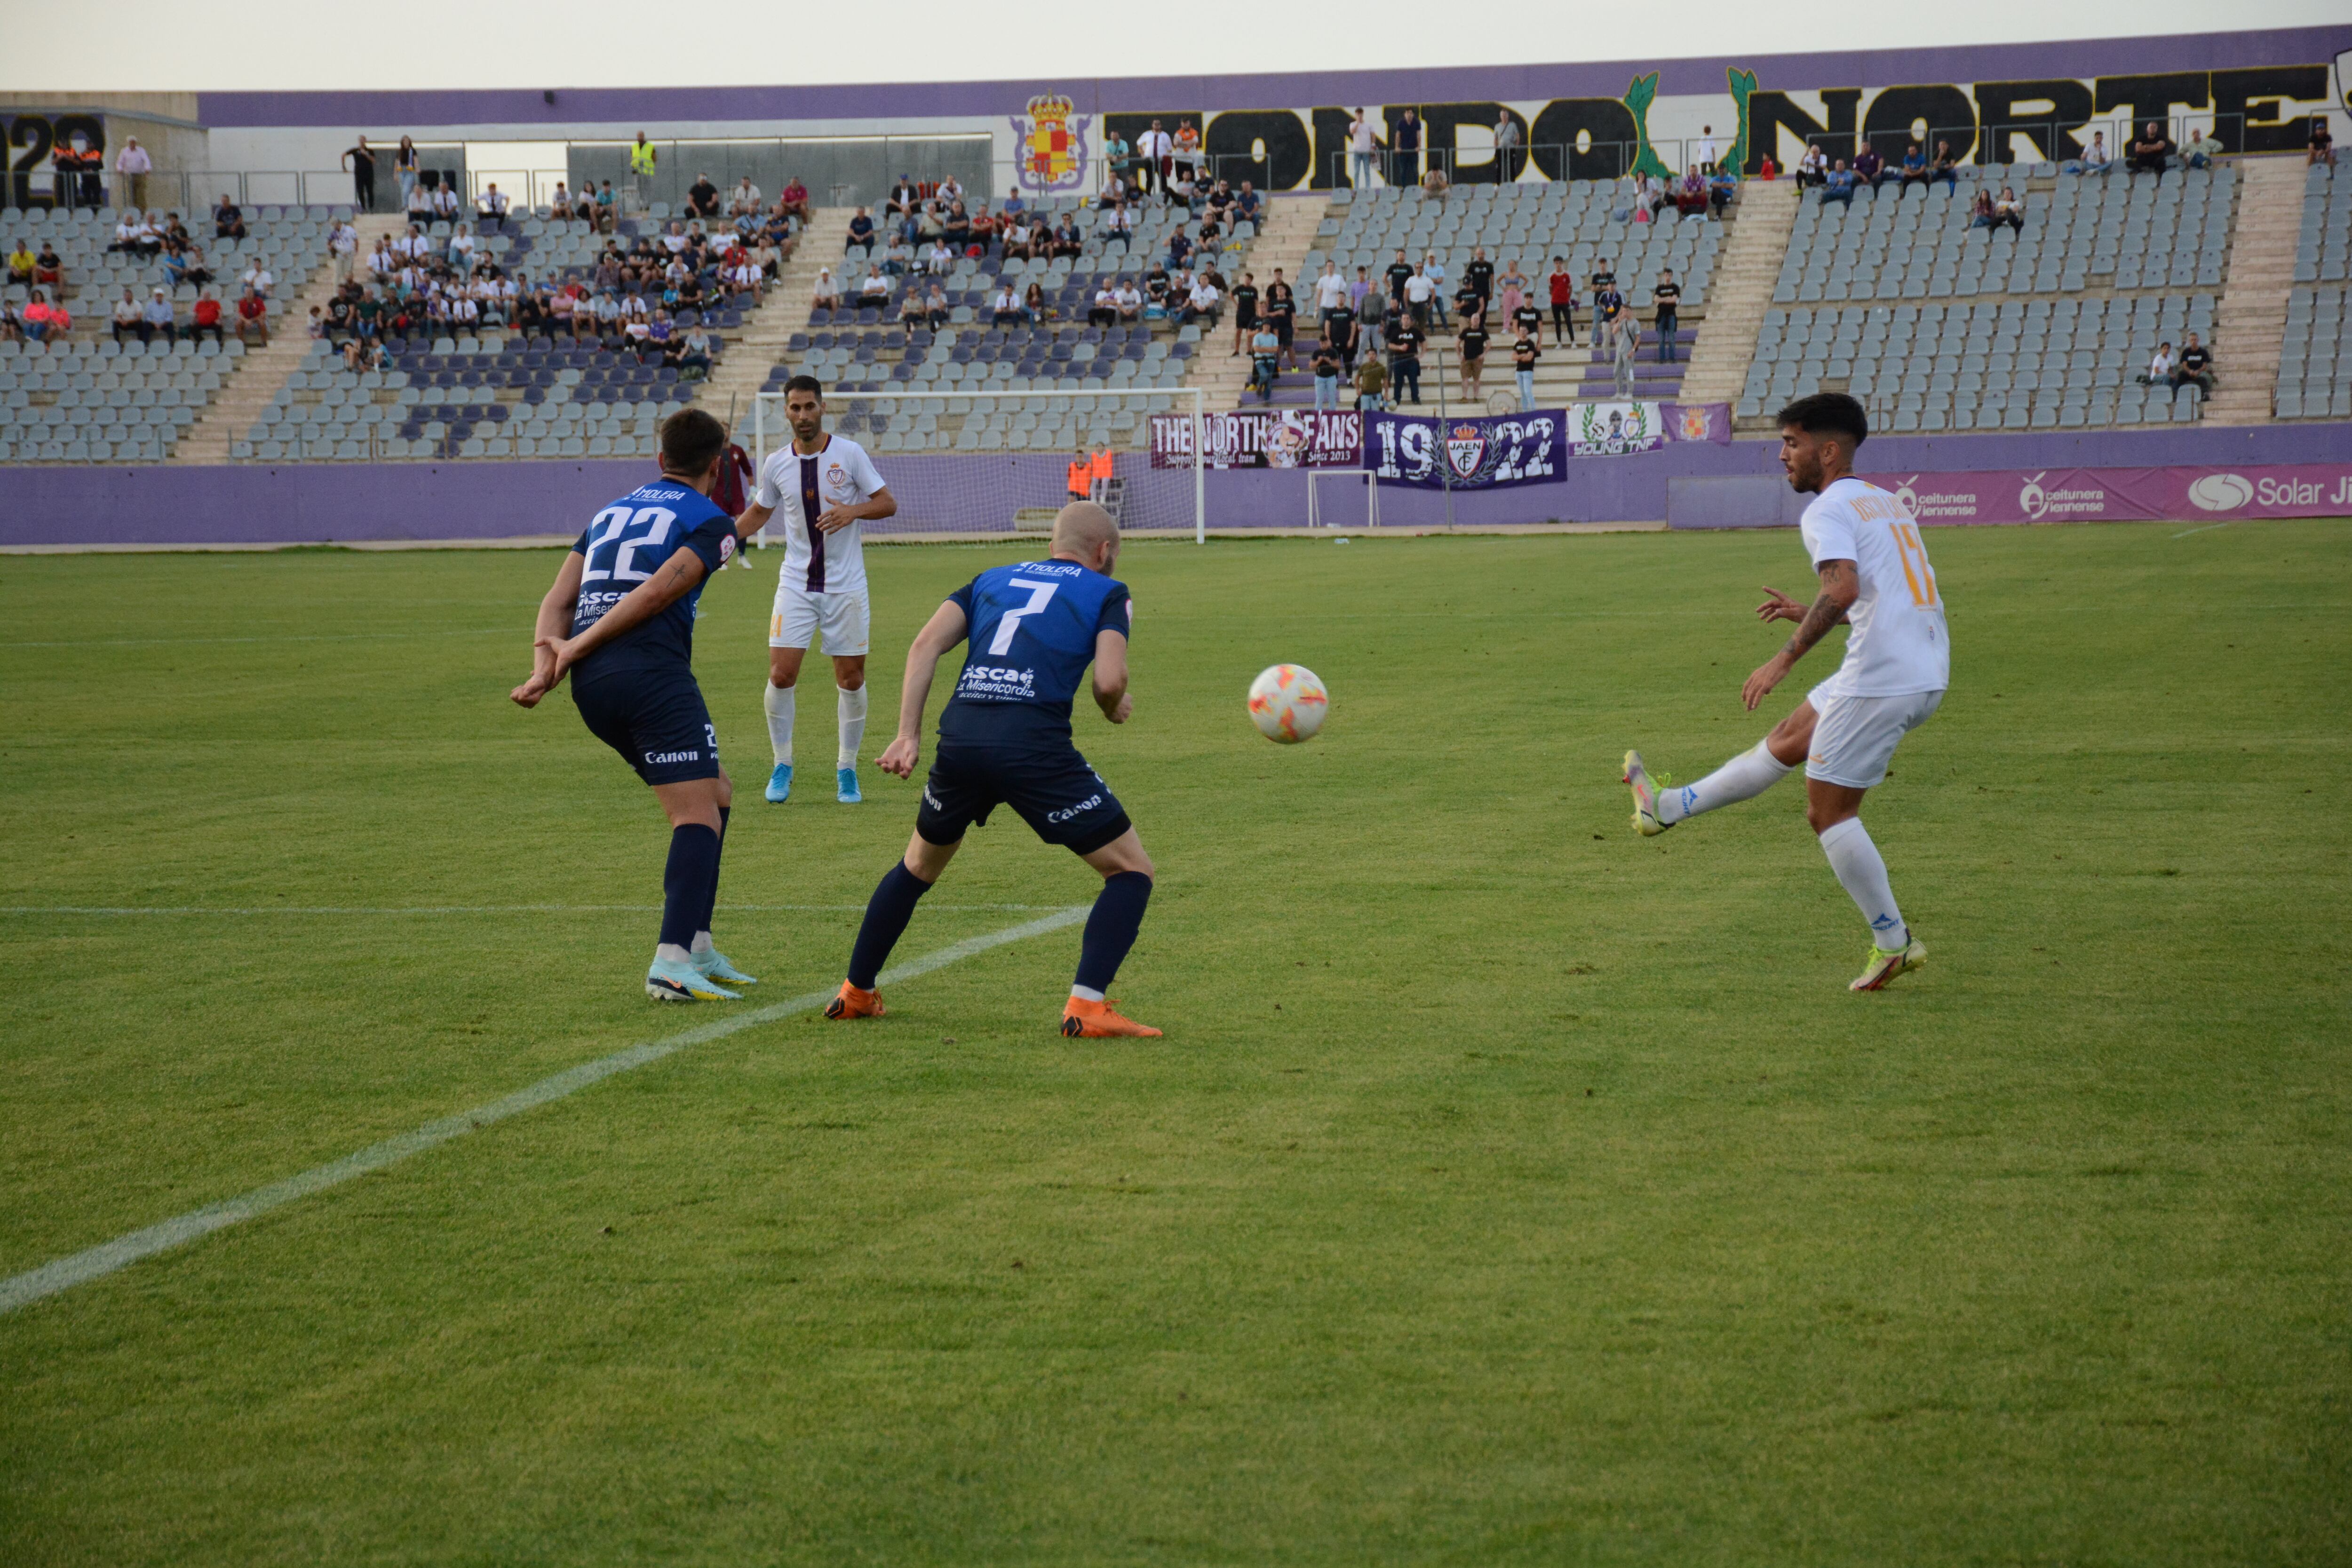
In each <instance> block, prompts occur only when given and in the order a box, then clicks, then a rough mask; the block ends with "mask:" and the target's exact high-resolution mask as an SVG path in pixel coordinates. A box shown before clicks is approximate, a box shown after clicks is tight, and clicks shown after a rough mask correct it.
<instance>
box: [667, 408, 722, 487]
mask: <svg viewBox="0 0 2352 1568" xmlns="http://www.w3.org/2000/svg"><path fill="white" fill-rule="evenodd" d="M726 449H727V426H724V425H721V424H720V423H719V420H718V418H717V416H713V415H711V414H709V413H706V412H705V411H703V410H702V409H699V408H681V409H679V410H678V411H677V413H675V414H673V415H671V416H669V417H668V418H667V419H665V420H663V421H662V424H661V466H662V472H663V473H666V474H676V475H677V476H678V477H679V478H681V479H692V478H694V477H695V476H697V475H698V474H700V473H701V472H702V471H703V470H704V469H705V468H709V467H710V465H711V462H712V461H713V460H714V459H715V458H717V457H718V456H719V453H721V452H723V451H725V450H726Z"/></svg>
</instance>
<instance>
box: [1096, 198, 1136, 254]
mask: <svg viewBox="0 0 2352 1568" xmlns="http://www.w3.org/2000/svg"><path fill="white" fill-rule="evenodd" d="M1102 237H1103V243H1104V244H1105V245H1108V244H1109V243H1110V242H1111V241H1112V240H1114V239H1115V240H1117V241H1118V247H1119V248H1120V249H1121V250H1130V251H1131V250H1133V249H1134V248H1135V215H1134V214H1133V213H1132V212H1129V210H1128V206H1127V204H1126V203H1125V202H1121V203H1119V204H1118V205H1117V206H1114V207H1112V208H1111V209H1110V216H1108V217H1106V218H1104V219H1103V224H1102Z"/></svg>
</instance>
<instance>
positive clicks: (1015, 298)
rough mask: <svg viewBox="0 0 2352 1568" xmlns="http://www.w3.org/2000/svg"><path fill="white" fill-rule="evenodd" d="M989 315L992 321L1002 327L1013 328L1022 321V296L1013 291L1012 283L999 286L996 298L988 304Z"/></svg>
mask: <svg viewBox="0 0 2352 1568" xmlns="http://www.w3.org/2000/svg"><path fill="white" fill-rule="evenodd" d="M988 315H989V320H990V321H991V322H992V323H993V324H994V325H996V326H1000V327H1009V326H1013V325H1015V324H1017V323H1018V322H1020V321H1022V319H1023V316H1024V312H1023V310H1022V309H1021V296H1020V295H1018V294H1015V293H1014V292H1013V285H1012V284H1011V283H1009V282H1008V283H1003V284H1000V285H998V287H997V290H996V298H995V299H993V300H990V301H989V302H988Z"/></svg>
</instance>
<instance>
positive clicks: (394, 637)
mask: <svg viewBox="0 0 2352 1568" xmlns="http://www.w3.org/2000/svg"><path fill="white" fill-rule="evenodd" d="M511 635H516V634H515V628H514V627H512V626H467V627H466V628H465V629H463V630H461V631H415V632H316V633H312V632H284V633H272V634H270V635H268V636H261V637H78V638H75V639H73V640H71V641H67V642H0V653H5V652H7V651H9V650H10V649H12V648H20V647H179V646H181V645H183V644H186V643H257V642H409V641H413V640H414V639H415V638H417V637H500V636H511Z"/></svg>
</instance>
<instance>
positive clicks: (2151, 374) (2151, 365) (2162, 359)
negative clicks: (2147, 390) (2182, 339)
mask: <svg viewBox="0 0 2352 1568" xmlns="http://www.w3.org/2000/svg"><path fill="white" fill-rule="evenodd" d="M2139 384H2141V385H2142V386H2170V385H2171V384H2172V342H2171V340H2169V339H2167V340H2166V341H2165V342H2160V343H2158V344H2157V345H2156V353H2154V354H2153V355H2151V356H2150V357H2149V359H2148V362H2147V374H2145V375H2143V376H2141V377H2140V378H2139Z"/></svg>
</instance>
